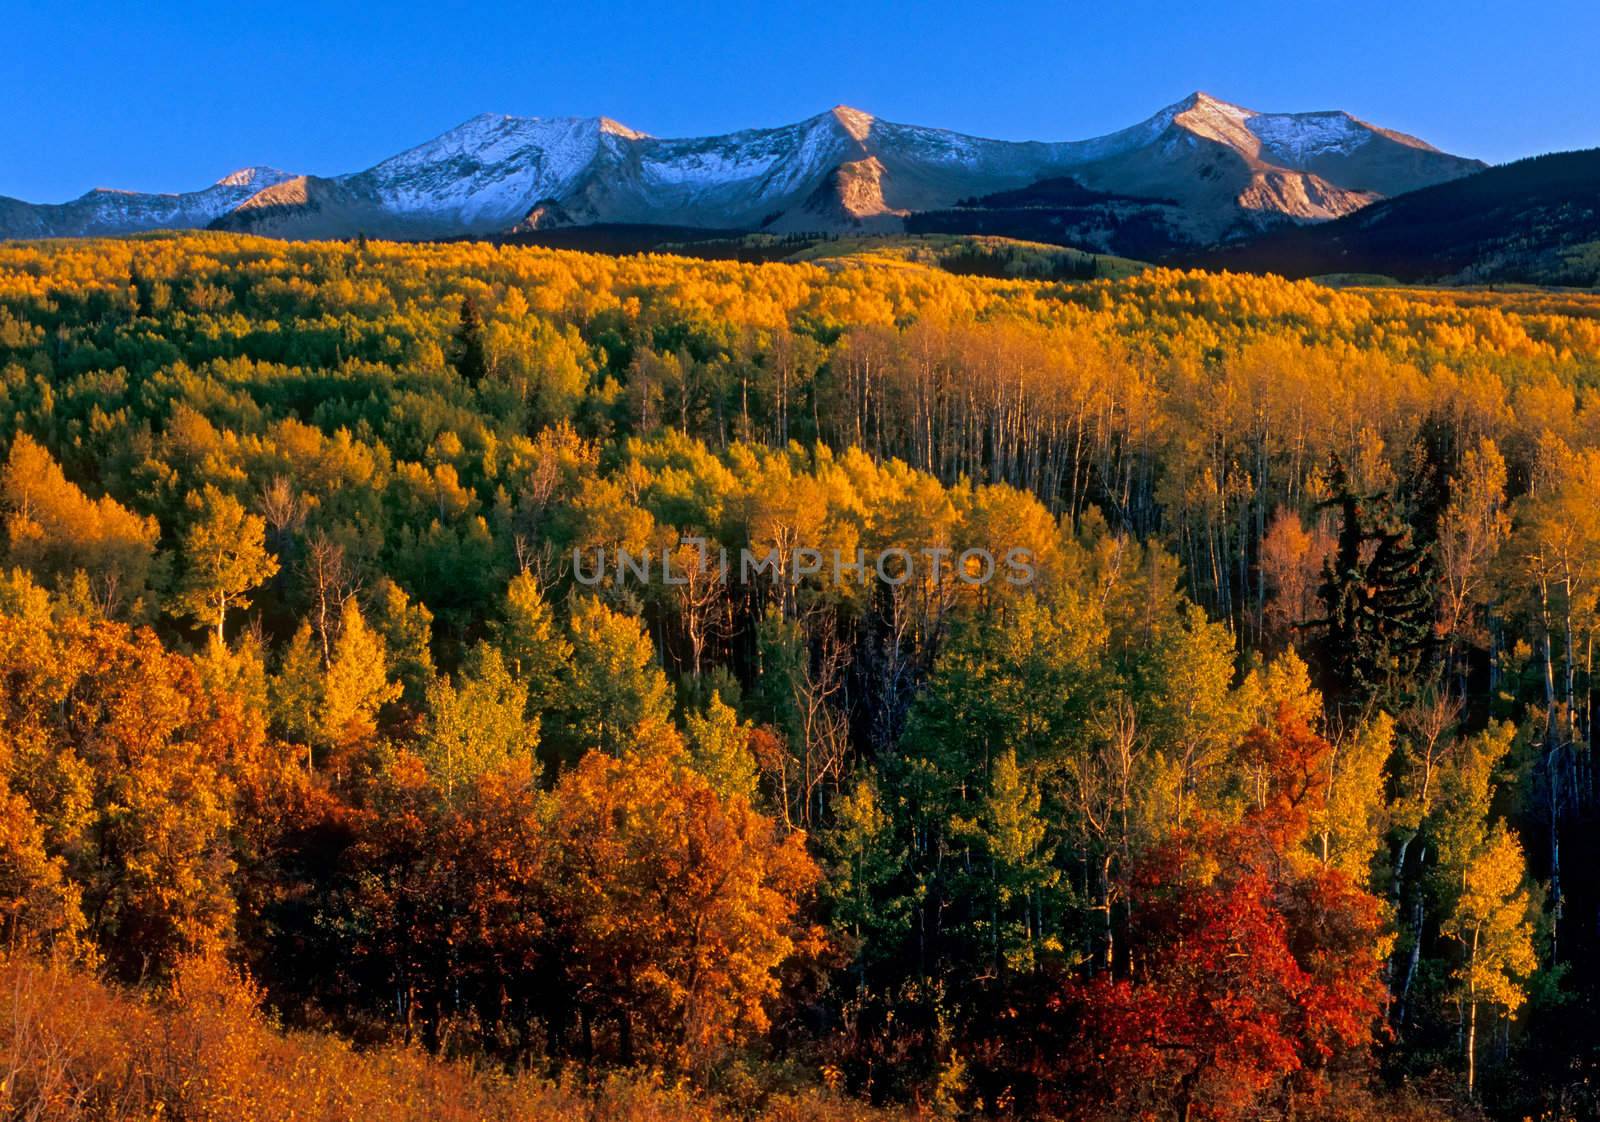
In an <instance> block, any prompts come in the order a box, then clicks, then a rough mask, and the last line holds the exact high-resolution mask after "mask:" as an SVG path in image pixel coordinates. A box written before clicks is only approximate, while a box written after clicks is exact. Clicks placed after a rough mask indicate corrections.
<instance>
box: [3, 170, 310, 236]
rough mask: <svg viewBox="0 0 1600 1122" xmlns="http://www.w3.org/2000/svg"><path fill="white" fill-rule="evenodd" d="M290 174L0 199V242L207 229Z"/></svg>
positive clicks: (242, 174) (241, 174)
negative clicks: (54, 199) (169, 188)
mask: <svg viewBox="0 0 1600 1122" xmlns="http://www.w3.org/2000/svg"><path fill="white" fill-rule="evenodd" d="M288 178H290V177H289V173H287V172H283V171H279V170H278V169H277V168H269V167H250V168H240V169H239V170H238V171H235V172H232V173H230V174H228V175H225V176H223V177H222V178H221V179H219V180H217V181H216V182H215V183H213V184H212V185H211V186H209V187H205V188H202V189H201V190H198V191H187V192H184V193H182V194H151V193H147V192H141V191H119V190H115V189H113V188H109V187H96V188H94V189H93V190H91V191H88V192H86V193H84V194H83V195H80V196H79V197H78V198H76V199H73V200H72V201H71V202H65V203H40V204H35V203H24V202H21V201H20V200H16V199H5V198H0V237H10V238H46V237H58V238H59V237H84V236H89V235H98V234H127V233H133V232H135V231H138V230H155V229H174V228H176V229H192V228H198V227H203V226H207V225H210V224H211V223H212V222H214V221H215V220H216V219H218V218H220V217H222V216H223V215H224V214H227V213H228V212H229V211H231V210H233V209H234V208H235V207H237V206H238V205H239V204H240V203H243V202H244V201H245V200H246V199H248V198H250V196H252V195H254V194H255V193H256V192H257V191H260V190H261V189H262V188H263V187H270V186H272V185H273V184H276V183H281V182H283V181H284V180H286V179H288Z"/></svg>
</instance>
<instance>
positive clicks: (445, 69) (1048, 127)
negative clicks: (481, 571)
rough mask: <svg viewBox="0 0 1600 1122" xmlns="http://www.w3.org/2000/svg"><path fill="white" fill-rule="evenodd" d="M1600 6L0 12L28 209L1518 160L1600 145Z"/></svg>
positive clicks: (1, 50) (15, 154)
mask: <svg viewBox="0 0 1600 1122" xmlns="http://www.w3.org/2000/svg"><path fill="white" fill-rule="evenodd" d="M1596 42H1600V3H1596V2H1595V0H1523V2H1518V3H1508V2H1478V0H1453V2H1448V3H1446V2H1439V0H1387V2H1384V3H1368V2H1366V0H1344V2H1342V3H1337V4H1319V5H1312V4H1306V3H1300V2H1296V0H1280V2H1277V3H1265V2H1260V3H1258V2H1254V0H1250V2H1241V3H1224V2H1220V0H1212V2H1207V0H1172V2H1161V3H1157V2H1147V0H1101V2H1099V3H1077V2H1057V3H1012V4H1006V3H999V4H989V5H986V4H982V3H974V2H972V0H967V2H964V3H948V4H947V3H927V4H916V5H912V4H905V5H895V4H868V3H859V4H834V5H815V4H809V5H801V4H786V3H771V2H769V3H748V4H727V5H723V4H716V3H699V4H682V3H676V2H656V3H638V4H623V3H585V2H584V0H567V2H565V3H560V4H507V3H479V4H456V3H439V2H433V3H417V2H412V0H390V2H389V3H386V4H377V3H370V2H369V3H363V4H346V3H339V2H336V0H330V2H327V3H310V4H297V5H279V4H270V3H269V4H222V3H216V2H212V3H207V4H189V3H174V2H162V0H150V2H148V3H142V4H127V3H118V4H91V3H80V4H74V3H71V2H63V3H59V4H50V5H46V4H43V3H21V2H19V0H0V195H11V196H14V197H20V198H24V199H28V200H30V201H36V202H56V201H61V200H64V199H67V198H71V197H74V196H76V195H78V194H81V193H82V192H83V191H84V190H86V189H88V188H90V187H93V186H114V187H127V188H133V189H139V190H188V189H193V188H196V187H200V186H203V185H204V184H206V183H209V182H211V181H213V180H215V179H216V178H218V177H219V176H221V175H223V174H225V173H226V172H228V171H230V170H232V169H233V168H235V167H240V166H243V165H247V164H257V163H262V164H273V165H276V166H278V167H282V168H285V169H288V170H291V171H298V172H311V173H314V174H323V175H329V174H335V173H338V172H343V171H354V170H359V169H360V168H363V167H366V166H368V165H370V164H372V163H374V162H376V161H377V160H379V159H381V158H383V157H385V156H388V155H392V154H393V153H395V152H397V151H400V150H402V149H404V148H407V147H410V146H411V145H413V144H416V143H418V142H420V141H422V140H425V139H427V138H428V137H430V136H434V135H436V134H437V133H439V132H442V131H443V130H445V129H447V128H449V127H451V126H452V125H455V124H458V123H459V122H461V121H462V120H465V119H466V118H468V117H471V116H473V115H474V114H477V113H481V112H498V113H516V114H525V115H537V116H548V115H585V116H587V115H594V114H605V115H607V116H611V117H616V118H618V119H619V120H622V121H624V122H626V123H627V124H629V125H632V126H633V127H635V128H638V129H643V130H644V131H646V132H651V133H655V134H657V135H663V136H672V135H680V136H681V135H696V134H703V133H711V132H721V131H727V130H731V129H735V128H740V127H749V126H756V125H774V124H782V123H786V122H789V121H794V120H799V119H800V118H802V117H807V116H810V115H812V114H814V113H818V112H821V111H822V110H824V109H827V108H828V107H830V106H832V105H834V104H837V103H841V102H842V103H845V104H850V105H854V106H856V107H858V108H861V109H866V110H868V111H870V112H873V113H876V114H878V115H879V116H882V117H885V118H888V119H890V120H897V121H904V122H910V123H916V124H930V125H940V126H944V127H948V128H954V129H959V130H961V131H964V132H969V133H974V134H977V135H980V136H991V137H1000V138H1006V139H1039V140H1065V139H1078V138H1082V137H1087V136H1092V135H1097V134H1099V133H1103V132H1107V131H1110V130H1112V129H1116V128H1120V127H1122V126H1124V125H1128V124H1132V123H1133V122H1135V121H1137V120H1139V119H1142V118H1143V117H1145V116H1147V115H1149V114H1150V113H1152V112H1154V111H1155V110H1156V109H1158V108H1160V107H1161V106H1163V105H1166V104H1168V103H1170V102H1172V101H1175V100H1177V99H1178V98H1180V97H1182V96H1183V95H1185V94H1186V93H1188V92H1190V91H1191V90H1194V89H1204V90H1206V91H1208V92H1210V93H1213V94H1215V95H1217V96H1218V97H1223V98H1226V99H1228V100H1230V101H1236V102H1239V103H1241V104H1243V105H1248V106H1250V107H1252V108H1257V109H1270V110H1283V111H1294V110H1307V109H1329V108H1341V109H1347V110H1349V111H1350V112H1352V113H1355V114H1356V115H1357V116H1360V117H1364V118H1366V119H1368V120H1371V121H1374V122H1376V123H1379V124H1383V125H1386V126H1389V127H1392V128H1397V129H1401V130H1403V131H1406V132H1411V133H1415V134H1416V135H1419V136H1421V137H1423V138H1424V139H1426V140H1428V141H1430V142H1432V143H1434V144H1436V145H1438V146H1439V147H1441V148H1445V149H1447V150H1450V151H1454V152H1460V153H1462V154H1465V155H1471V156H1478V157H1481V158H1483V159H1487V160H1491V161H1499V160H1505V159H1511V158H1514V157H1517V156H1521V155H1528V154H1533V153H1536V152H1543V151H1551V150H1556V149H1563V148H1577V147H1593V146H1597V145H1600V112H1597V108H1596V107H1597V106H1600V65H1596V63H1595V60H1594V50H1595V43H1596Z"/></svg>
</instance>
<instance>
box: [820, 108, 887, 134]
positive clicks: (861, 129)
mask: <svg viewBox="0 0 1600 1122" xmlns="http://www.w3.org/2000/svg"><path fill="white" fill-rule="evenodd" d="M828 114H829V115H830V116H831V117H832V118H833V119H834V120H835V121H837V122H839V127H840V128H842V129H844V131H845V132H847V133H849V134H850V135H851V136H852V137H853V138H854V139H856V140H858V141H864V140H866V139H867V134H868V133H870V132H871V131H872V124H873V122H874V121H875V120H877V118H875V117H874V116H873V115H872V114H871V113H867V112H864V111H862V110H860V109H852V108H851V107H850V106H848V105H835V106H834V107H833V108H832V109H830V110H828Z"/></svg>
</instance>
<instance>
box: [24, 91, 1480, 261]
mask: <svg viewBox="0 0 1600 1122" xmlns="http://www.w3.org/2000/svg"><path fill="white" fill-rule="evenodd" d="M1482 166H1483V165H1482V164H1480V163H1478V162H1477V161H1474V160H1467V159H1463V158H1461V157H1457V156H1451V155H1448V154H1446V153H1443V152H1439V151H1438V150H1436V149H1434V148H1432V147H1430V146H1428V145H1427V144H1424V143H1423V142H1422V141H1420V140H1416V139H1414V138H1412V137H1409V136H1405V135H1403V134H1401V133H1396V132H1391V131H1389V130H1386V129H1381V128H1378V127H1376V126H1373V125H1369V124H1366V123H1364V122H1362V121H1358V120H1356V119H1355V118H1353V117H1351V116H1349V115H1348V114H1344V113H1331V112H1330V113H1298V114H1267V113H1256V112H1254V111H1252V110H1248V109H1244V108H1241V107H1239V106H1236V105H1232V104H1229V103H1228V102H1224V101H1219V100H1217V99H1216V98H1212V97H1210V96H1209V95H1206V94H1201V93H1197V94H1194V95H1191V96H1190V97H1188V98H1185V99H1184V100H1183V101H1181V102H1178V103H1177V104H1175V105H1172V106H1169V107H1167V108H1166V109H1163V110H1162V111H1161V112H1159V113H1157V114H1156V115H1155V116H1153V117H1151V118H1150V119H1149V120H1147V121H1143V122H1141V123H1140V124H1137V125H1134V126H1133V127H1131V128H1128V129H1123V130H1122V131H1120V132H1116V133H1112V134H1111V135H1109V136H1104V137H1099V138H1096V139H1093V140H1086V141H1066V142H1037V141H1020V142H1019V141H1002V140H985V139H982V138H979V137H973V136H965V135H962V134H960V133H956V132H950V131H947V130H944V129H935V128H925V127H921V126H914V125H901V124H895V123H892V122H889V121H883V120H879V119H878V118H876V117H874V116H872V115H871V114H869V113H865V112H862V111H861V110H858V109H851V108H848V107H846V106H838V107H836V108H834V109H832V110H829V111H828V112H826V113H822V114H818V115H817V116H815V117H812V118H809V119H807V120H804V121H801V122H799V123H797V124H793V125H785V126H782V127H779V128H771V129H750V130H745V131H742V132H736V133H730V134H728V135H725V136H713V137H698V138H688V139H662V138H658V137H653V136H649V135H648V134H646V133H643V132H639V131H637V130H635V129H632V128H629V127H627V126H626V125H623V124H620V123H619V122H617V121H614V120H611V119H609V118H606V117H590V118H539V117H504V116H494V115H487V114H486V115H484V116H480V117H474V118H473V119H472V120H470V121H467V122H466V123H464V124H462V125H460V126H458V127H457V128H454V129H451V130H450V131H449V132H446V133H444V134H443V135H441V136H438V137H436V138H434V139H433V140H430V141H428V142H427V143H425V144H422V145H419V146H418V147H416V148H413V149H411V150H409V151H407V152H402V153H400V154H399V155H397V156H393V157H391V158H389V159H387V160H384V161H382V162H381V163H378V164H375V165H374V166H372V167H370V168H367V169H366V170H364V171H359V172H354V173H351V174H348V175H341V176H335V177H331V178H321V177H316V176H289V175H286V174H285V173H282V172H276V171H271V170H269V169H251V170H250V171H249V172H245V173H235V175H233V176H229V177H227V178H226V179H224V180H222V181H220V182H219V183H217V184H215V185H213V186H212V187H209V188H207V189H206V190H205V191H200V192H195V193H192V194H188V195H159V196H157V195H122V194H119V193H112V192H102V191H97V192H90V194H89V195H86V196H84V197H83V198H82V199H78V200H75V201H74V202H72V203H67V204H62V205H61V206H30V205H29V204H26V203H20V202H17V201H14V200H0V236H10V237H38V236H49V235H61V234H86V233H120V232H126V231H132V230H140V229H150V228H154V227H159V226H203V225H213V226H216V227H218V228H223V229H233V230H247V231H252V232H256V233H261V234H269V235H274V236H280V237H292V238H306V237H348V236H353V235H355V234H356V233H358V232H360V233H366V234H369V235H372V236H382V237H451V236H461V235H494V234H502V233H507V232H511V231H514V230H520V231H529V230H541V229H547V228H550V227H558V226H575V225H577V226H582V225H594V224H613V223H625V224H636V225H660V226H684V227H699V228H705V229H715V230H730V231H748V230H768V231H774V232H802V231H844V230H859V229H873V230H895V229H900V228H903V226H904V224H905V221H906V219H907V218H908V217H909V216H912V215H915V214H919V213H922V212H935V211H937V212H948V211H950V208H953V207H956V205H957V204H958V203H959V202H961V201H963V200H971V199H974V198H977V197H982V196H989V195H993V194H995V193H997V192H1008V191H1015V190H1017V189H1020V188H1025V187H1028V186H1029V185H1030V184H1035V183H1038V182H1040V181H1045V180H1060V179H1062V178H1063V177H1070V178H1071V179H1073V180H1074V181H1076V182H1078V183H1079V184H1081V185H1082V186H1083V187H1085V188H1087V189H1089V190H1091V191H1093V192H1101V193H1104V194H1106V195H1108V196H1109V195H1116V196H1119V197H1123V198H1125V199H1126V198H1131V199H1133V200H1134V201H1142V203H1143V204H1144V205H1145V208H1146V210H1148V211H1149V212H1150V215H1149V216H1147V217H1148V218H1149V221H1152V222H1155V223H1157V224H1158V225H1163V226H1164V227H1165V229H1166V236H1170V238H1171V240H1172V241H1174V242H1176V243H1185V242H1187V243H1190V244H1208V243H1211V242H1215V241H1218V240H1226V239H1228V238H1230V237H1235V236H1238V235H1240V234H1241V233H1248V232H1251V231H1254V230H1257V229H1260V228H1263V227H1268V226H1272V225H1278V224H1283V223H1285V222H1315V221H1322V220H1326V219H1330V218H1336V217H1338V216H1340V215H1343V214H1346V213H1349V212H1350V211H1352V210H1355V209H1357V208H1359V207H1361V206H1364V205H1366V204H1367V203H1369V202H1371V201H1373V200H1375V199H1377V198H1381V197H1384V196H1388V195H1392V194H1397V193H1399V192H1403V191H1408V190H1412V189H1415V188H1417V187H1423V186H1427V185H1430V184H1433V183H1439V182H1443V181H1445V180H1448V179H1452V178H1455V177H1457V176H1460V175H1465V174H1468V173H1470V172H1473V171H1476V170H1478V169H1479V168H1481V167H1482ZM1087 240H1089V241H1091V242H1092V241H1093V239H1092V238H1088V239H1087Z"/></svg>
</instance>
